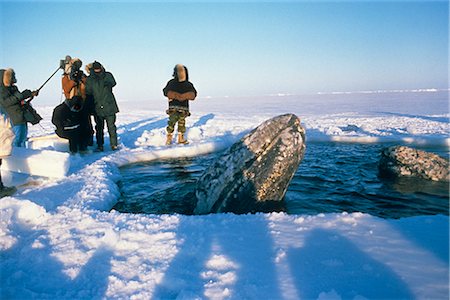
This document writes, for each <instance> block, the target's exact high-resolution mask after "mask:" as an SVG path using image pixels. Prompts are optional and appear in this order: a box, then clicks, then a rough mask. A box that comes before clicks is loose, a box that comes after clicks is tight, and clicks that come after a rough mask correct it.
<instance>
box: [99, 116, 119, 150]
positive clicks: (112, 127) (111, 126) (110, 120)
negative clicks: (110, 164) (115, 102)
mask: <svg viewBox="0 0 450 300" xmlns="http://www.w3.org/2000/svg"><path fill="white" fill-rule="evenodd" d="M94 119H95V137H96V138H97V146H103V144H104V143H105V140H104V138H103V129H104V128H105V121H106V126H107V127H108V133H109V142H110V144H111V147H113V146H117V128H116V124H115V123H116V115H113V116H107V117H100V116H97V115H96V116H94Z"/></svg>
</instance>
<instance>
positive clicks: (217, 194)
mask: <svg viewBox="0 0 450 300" xmlns="http://www.w3.org/2000/svg"><path fill="white" fill-rule="evenodd" d="M305 148H306V146H305V130H304V129H303V127H302V126H301V125H300V119H299V118H298V117H297V116H296V115H294V114H286V115H281V116H277V117H274V118H272V119H270V120H267V121H265V122H263V123H262V124H261V125H259V126H258V127H257V128H255V129H254V130H252V131H251V132H250V133H248V134H247V135H245V136H244V137H243V138H241V139H240V140H239V141H238V142H236V143H235V144H233V145H232V146H231V147H230V148H229V149H227V150H226V151H225V152H224V153H223V154H222V155H221V156H220V157H219V158H218V159H217V160H216V161H215V162H214V163H212V164H211V165H210V166H209V168H207V169H206V170H205V172H204V173H203V174H202V176H201V177H200V178H199V180H198V182H197V188H196V191H195V195H196V198H197V204H196V207H195V209H194V214H207V213H215V212H234V213H248V212H254V211H255V210H259V209H258V207H260V208H261V207H267V205H269V206H270V203H275V202H280V201H282V200H283V198H284V195H285V193H286V190H287V187H288V185H289V183H290V181H291V179H292V177H293V176H294V174H295V172H296V171H297V169H298V166H299V164H300V162H301V160H302V159H303V155H304V152H305Z"/></svg>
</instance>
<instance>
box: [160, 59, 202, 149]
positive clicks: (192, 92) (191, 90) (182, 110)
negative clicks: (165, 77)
mask: <svg viewBox="0 0 450 300" xmlns="http://www.w3.org/2000/svg"><path fill="white" fill-rule="evenodd" d="M173 77H174V78H173V79H171V80H169V82H167V84H166V86H165V87H164V89H163V93H164V96H166V97H167V98H168V99H169V109H168V110H167V111H166V112H167V114H168V115H169V120H168V124H167V128H166V129H167V140H166V145H170V144H172V137H173V132H174V130H175V125H176V123H178V143H179V144H188V143H189V142H188V141H187V140H186V138H185V136H184V134H185V132H186V117H188V116H190V115H191V113H190V112H189V101H190V100H194V99H195V97H197V91H196V89H195V87H194V85H193V84H192V83H191V82H190V81H189V74H188V69H187V68H186V67H185V66H183V65H181V64H178V65H176V66H175V68H174V70H173Z"/></svg>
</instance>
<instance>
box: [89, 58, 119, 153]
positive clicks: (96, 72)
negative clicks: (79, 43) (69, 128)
mask: <svg viewBox="0 0 450 300" xmlns="http://www.w3.org/2000/svg"><path fill="white" fill-rule="evenodd" d="M92 71H93V72H90V74H89V77H88V78H87V80H86V96H87V97H89V96H92V97H93V99H94V119H95V131H96V135H95V136H96V139H97V149H96V151H97V152H100V151H103V144H104V137H103V129H104V128H105V121H106V126H107V127H108V133H109V140H110V144H111V149H112V150H113V151H114V150H117V149H118V145H117V128H116V124H115V123H116V114H117V113H118V112H119V107H118V106H117V102H116V98H115V97H114V94H113V92H112V88H113V87H114V86H115V85H116V80H115V79H114V77H113V75H112V74H111V73H110V72H106V71H105V69H104V68H103V66H102V65H101V64H100V63H99V62H97V61H95V62H94V63H93V64H92Z"/></svg>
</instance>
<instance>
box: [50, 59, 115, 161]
mask: <svg viewBox="0 0 450 300" xmlns="http://www.w3.org/2000/svg"><path fill="white" fill-rule="evenodd" d="M81 66H82V62H81V60H80V59H78V58H74V59H71V60H70V62H69V63H68V64H66V67H65V69H64V74H63V77H62V88H63V92H64V96H65V100H64V102H63V103H61V104H60V105H58V106H57V107H55V109H54V110H53V116H52V123H53V124H54V125H55V126H56V134H57V135H58V136H59V137H61V138H64V139H68V140H69V149H70V152H71V153H77V152H81V153H83V152H86V151H87V147H88V146H92V145H93V144H94V142H93V141H94V139H93V134H94V130H93V126H92V120H91V119H92V118H91V116H94V120H95V134H96V141H97V148H96V150H95V151H103V150H104V148H103V144H104V137H103V131H104V127H105V122H106V125H107V128H108V133H109V138H110V146H111V149H112V150H117V149H118V143H117V129H116V125H115V123H116V114H117V113H118V112H119V107H118V106H117V102H116V98H115V97H114V94H113V92H112V89H113V87H114V86H115V85H116V81H115V79H114V76H113V75H112V74H111V73H110V72H107V71H106V70H105V68H104V67H103V66H102V64H101V63H99V62H97V61H95V62H94V63H92V64H88V65H87V66H86V72H87V73H88V76H87V75H86V74H84V72H83V71H82V70H81Z"/></svg>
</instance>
